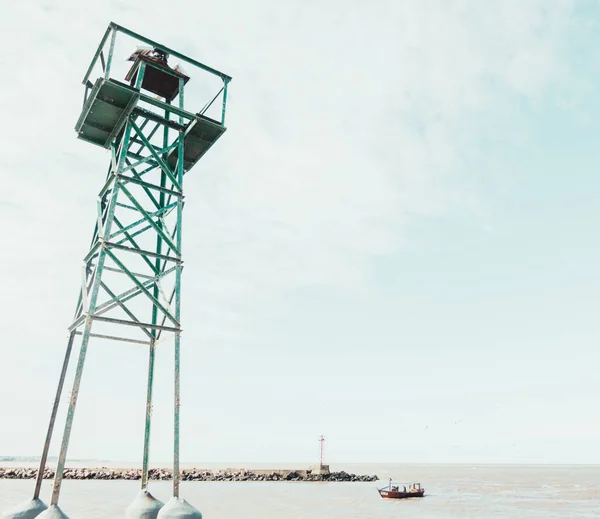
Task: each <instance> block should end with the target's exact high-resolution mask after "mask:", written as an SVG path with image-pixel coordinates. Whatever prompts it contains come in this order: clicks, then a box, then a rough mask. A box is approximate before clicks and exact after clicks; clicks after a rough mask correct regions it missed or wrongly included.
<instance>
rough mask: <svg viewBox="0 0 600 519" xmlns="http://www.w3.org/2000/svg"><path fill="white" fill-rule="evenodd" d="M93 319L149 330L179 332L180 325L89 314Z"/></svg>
mask: <svg viewBox="0 0 600 519" xmlns="http://www.w3.org/2000/svg"><path fill="white" fill-rule="evenodd" d="M90 317H91V318H92V319H93V320H94V321H103V322H105V323H112V324H124V325H125V326H133V327H135V328H150V329H151V330H163V331H165V332H180V331H181V328H180V327H173V326H161V325H160V324H152V323H135V322H133V321H126V320H125V319H115V318H113V317H101V316H99V315H91V316H90Z"/></svg>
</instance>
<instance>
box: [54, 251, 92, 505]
mask: <svg viewBox="0 0 600 519" xmlns="http://www.w3.org/2000/svg"><path fill="white" fill-rule="evenodd" d="M103 256H104V255H102V254H101V258H102V257H103ZM91 331H92V318H91V317H89V316H88V317H87V319H86V321H85V328H84V330H83V336H82V339H81V348H80V350H79V360H78V361H77V370H76V371H75V379H74V381H73V389H72V391H71V401H70V402H69V409H68V411H67V421H66V422H65V429H64V432H63V438H62V443H61V446H60V454H59V456H58V464H57V466H56V475H55V476H54V485H53V488H52V499H51V501H50V504H51V505H58V498H59V496H60V487H61V485H62V480H63V472H64V469H65V462H66V459H67V450H68V448H69V439H70V437H71V429H72V427H73V419H74V417H75V407H76V405H77V398H78V396H79V386H80V385H81V377H82V375H83V367H84V364H85V356H86V354H87V347H88V343H89V340H90V333H91Z"/></svg>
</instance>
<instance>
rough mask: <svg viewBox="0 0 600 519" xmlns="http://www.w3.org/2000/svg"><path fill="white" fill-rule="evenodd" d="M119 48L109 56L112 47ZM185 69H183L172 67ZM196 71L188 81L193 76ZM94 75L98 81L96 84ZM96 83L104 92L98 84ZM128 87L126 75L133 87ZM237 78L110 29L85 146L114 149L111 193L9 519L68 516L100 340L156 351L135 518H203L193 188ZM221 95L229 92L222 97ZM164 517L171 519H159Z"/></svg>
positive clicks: (91, 93)
mask: <svg viewBox="0 0 600 519" xmlns="http://www.w3.org/2000/svg"><path fill="white" fill-rule="evenodd" d="M122 38H125V39H129V40H133V41H135V42H137V44H138V45H139V44H143V45H144V46H143V47H139V46H138V47H137V50H135V52H133V54H131V56H130V57H129V61H130V62H131V66H130V68H129V71H128V73H127V74H126V76H125V82H124V81H122V80H121V79H119V78H117V77H114V73H113V70H114V69H115V63H116V62H115V48H116V45H118V44H119V41H120V39H122ZM107 46H108V49H107V48H106V47H107ZM172 62H173V63H172ZM184 67H185V70H184ZM192 71H193V72H196V73H198V74H201V75H205V76H207V80H208V79H212V80H213V81H214V80H216V83H217V86H216V88H215V91H212V92H209V91H208V90H207V89H206V88H204V86H205V83H204V82H200V83H199V85H200V87H202V88H200V89H199V92H200V93H203V94H205V95H206V101H207V103H206V104H205V105H204V107H203V108H201V109H200V110H199V111H189V110H188V109H187V108H186V106H185V105H184V92H187V91H188V87H191V86H192V83H191V82H190V83H189V84H188V81H189V80H190V78H191V77H192V74H191V73H190V74H189V75H188V73H189V72H192ZM93 74H97V76H96V75H93ZM91 77H95V78H96V79H95V81H94V82H92V81H90V78H91ZM121 78H122V76H121ZM230 81H231V77H229V76H227V75H226V74H223V73H222V72H219V71H218V70H215V69H213V68H211V67H208V66H206V65H204V64H202V63H200V62H198V61H196V60H194V59H192V58H189V57H187V56H185V55H183V54H181V53H179V52H176V51H174V50H172V49H169V48H168V47H166V46H164V45H162V44H160V43H157V42H154V41H152V40H150V39H148V38H145V37H143V36H141V35H139V34H136V33H134V32H132V31H130V30H128V29H126V28H124V27H121V26H119V25H117V24H115V23H110V24H109V26H108V28H107V30H106V32H105V33H104V36H103V38H102V41H101V42H100V45H99V46H98V49H97V51H96V54H95V55H94V58H93V59H92V62H91V64H90V66H89V68H88V70H87V72H86V74H85V77H84V79H83V84H84V86H85V96H84V102H83V109H82V111H81V115H80V117H79V120H78V121H77V124H76V126H75V129H76V131H77V134H78V137H79V138H80V139H82V140H84V141H87V142H89V143H92V144H95V145H97V146H101V147H103V148H106V149H107V150H110V164H109V167H108V173H107V175H106V179H105V181H104V183H103V185H102V187H101V189H100V192H99V195H98V200H97V209H96V215H97V216H96V222H95V227H94V232H93V237H92V241H91V244H90V249H89V251H88V253H87V254H86V255H85V257H84V259H83V266H82V276H81V289H80V292H79V299H78V301H77V306H76V311H75V315H74V319H73V322H72V323H71V325H70V327H69V341H68V344H67V350H66V353H65V358H64V363H63V367H62V371H61V374H60V380H59V384H58V388H57V392H56V398H55V401H54V405H53V408H52V413H51V418H50V424H49V427H48V432H47V436H46V440H45V443H44V448H43V452H42V459H41V462H40V468H39V471H38V477H37V481H36V486H35V491H34V495H33V499H32V500H31V501H28V502H27V503H23V504H22V505H20V506H19V507H17V508H15V509H14V510H12V511H9V512H8V513H5V516H8V517H12V518H16V517H17V516H18V517H19V519H33V518H34V517H36V516H38V515H39V514H40V513H41V514H42V515H40V519H41V518H42V516H43V517H45V518H46V519H47V518H49V517H52V518H59V517H65V516H64V514H63V512H62V511H61V510H60V508H59V507H58V502H59V495H60V489H61V483H62V479H63V471H64V467H65V460H66V456H67V449H68V446H69V437H70V434H71V427H72V424H73V418H74V414H75V408H76V405H77V397H78V393H79V386H80V382H81V378H82V375H83V370H84V364H85V358H86V351H87V348H88V345H89V344H90V340H91V339H94V340H96V339H104V340H116V341H124V342H130V343H136V344H143V345H145V346H147V348H148V385H147V400H146V421H145V430H144V442H143V468H142V480H141V485H142V493H141V494H140V495H139V496H138V498H137V499H136V501H134V503H133V504H132V506H131V507H129V509H128V511H127V516H128V517H130V518H136V517H138V518H139V517H144V519H153V518H155V517H156V515H157V514H159V517H161V519H163V518H164V519H168V518H171V517H177V518H194V517H196V518H197V517H200V513H199V512H198V511H197V510H196V509H194V508H193V507H192V506H191V505H189V504H188V503H187V502H186V501H185V500H183V499H181V498H180V497H179V480H180V473H179V371H180V334H181V320H180V317H181V312H180V310H181V305H180V292H181V273H182V267H183V263H182V232H181V231H182V227H181V224H182V214H183V198H184V197H183V182H184V175H185V173H186V172H188V171H189V170H190V169H191V168H192V167H193V166H194V165H195V164H196V163H197V162H198V161H199V160H200V159H201V158H202V156H203V155H204V154H205V153H206V152H207V151H208V150H209V148H210V147H211V146H212V145H213V144H214V143H215V142H216V141H217V140H218V139H219V138H220V137H221V135H222V134H223V132H224V131H225V126H224V124H225V108H226V102H227V86H228V84H229V82H230ZM219 86H220V89H219ZM166 334H172V335H173V336H174V341H173V342H174V381H175V387H174V448H173V498H172V499H171V500H170V501H169V502H168V503H167V504H166V505H164V507H163V506H162V505H163V504H162V503H160V502H159V501H157V500H156V499H154V498H153V497H152V496H151V495H150V494H149V493H148V492H147V486H148V465H149V443H150V425H151V407H152V389H153V373H154V357H155V348H156V343H157V341H158V340H159V339H160V338H161V337H163V336H164V335H166ZM76 343H79V357H78V360H77V367H76V371H75V376H74V381H73V388H72V392H71V398H70V402H69V407H68V411H67V418H66V423H65V427H64V432H63V437H62V443H61V449H60V454H59V459H58V465H57V470H56V476H55V479H54V484H53V490H52V498H51V502H50V507H49V508H47V509H46V505H45V504H44V503H43V502H42V501H41V500H40V499H39V495H40V488H41V483H42V477H43V472H44V469H45V467H46V461H47V456H48V450H49V447H50V441H51V438H52V432H53V429H54V423H55V419H56V415H57V410H58V406H59V402H60V398H61V394H62V389H63V385H64V382H65V378H66V374H67V367H68V363H69V359H70V357H71V351H72V349H73V346H74V345H75V344H76ZM159 510H160V512H159Z"/></svg>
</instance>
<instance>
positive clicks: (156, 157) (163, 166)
mask: <svg viewBox="0 0 600 519" xmlns="http://www.w3.org/2000/svg"><path fill="white" fill-rule="evenodd" d="M130 123H131V127H132V128H133V129H134V130H135V133H137V134H138V136H139V137H140V139H141V140H142V142H143V143H144V145H145V146H146V148H147V149H148V150H149V151H150V153H151V154H152V156H153V157H154V160H156V162H158V164H159V165H160V167H161V169H162V170H163V171H164V172H165V174H166V175H167V177H169V180H171V182H173V185H174V186H175V187H176V188H177V190H178V191H182V189H181V185H180V184H179V182H177V179H176V178H175V176H174V175H173V172H172V171H171V168H170V167H169V165H168V164H167V163H166V162H165V161H164V160H163V159H162V158H161V157H160V155H159V154H158V153H157V152H156V150H155V149H154V146H152V144H150V142H149V141H148V139H146V136H145V135H144V134H143V132H142V131H141V130H140V129H139V127H138V125H137V124H135V122H133V120H131V121H130Z"/></svg>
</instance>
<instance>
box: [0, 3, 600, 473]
mask: <svg viewBox="0 0 600 519" xmlns="http://www.w3.org/2000/svg"><path fill="white" fill-rule="evenodd" d="M111 20H112V21H114V22H116V23H118V24H120V25H123V26H125V27H128V28H130V29H132V30H134V31H136V32H139V33H141V34H144V35H146V36H148V37H150V38H152V39H154V40H157V41H160V42H162V43H164V44H165V45H167V46H169V47H171V48H174V49H177V50H179V51H181V52H183V53H185V54H187V55H190V56H193V57H195V58H196V59H198V60H200V61H202V62H204V63H206V64H208V65H210V66H213V67H215V68H218V69H220V70H222V71H224V72H225V73H227V74H229V75H231V76H232V77H233V81H232V83H231V84H230V88H229V93H228V112H227V120H226V125H227V128H228V129H227V132H226V133H225V134H224V136H223V137H222V139H221V140H220V141H219V142H218V143H217V144H216V145H215V146H214V147H213V148H212V149H211V150H210V152H209V153H208V154H207V155H206V156H205V157H204V158H203V159H202V160H201V161H200V163H199V164H197V165H196V167H195V168H194V169H193V170H192V171H191V172H190V173H189V174H188V175H186V207H185V213H184V259H185V270H184V275H183V307H182V321H183V329H184V332H183V336H182V337H183V338H182V407H181V413H182V418H181V419H182V423H181V427H182V440H181V455H182V459H183V460H184V461H185V462H190V463H192V462H205V463H210V462H231V463H236V462H239V463H252V462H254V463H259V462H261V463H273V464H276V463H280V462H281V463H283V462H301V463H309V462H316V461H317V459H318V452H319V444H318V437H319V435H320V434H324V435H325V437H326V438H327V441H326V446H325V457H326V461H328V462H329V463H331V464H332V465H335V464H336V463H337V464H343V463H344V462H369V463H375V462H407V463H415V462H417V463H600V447H599V445H600V444H599V443H598V438H599V437H600V416H599V415H598V413H597V412H596V409H597V402H596V395H598V394H599V391H600V379H599V378H598V376H597V367H598V365H600V349H599V348H598V347H597V346H598V343H599V339H600V320H599V319H598V318H597V309H598V307H599V305H600V280H599V277H598V265H600V249H599V248H598V246H597V243H596V236H597V229H598V224H600V208H599V205H598V203H597V198H598V193H599V192H600V177H598V175H597V171H596V170H597V166H598V158H597V157H598V147H597V145H596V143H597V139H598V135H599V132H600V120H599V118H598V117H596V114H597V113H598V110H599V109H600V101H599V99H600V96H599V95H598V93H599V92H598V85H599V84H600V83H599V80H600V58H599V57H598V53H597V52H596V49H597V47H598V44H599V41H598V34H599V31H598V24H599V21H600V6H599V5H598V3H597V2H592V1H585V0H582V1H579V2H575V1H567V0H505V1H502V2H485V3H484V2H477V1H467V0H462V1H461V0H456V1H449V0H396V1H383V0H377V1H372V2H360V1H356V0H355V1H345V2H341V1H334V0H323V1H320V2H314V1H304V2H300V1H295V0H292V1H288V2H273V1H271V2H269V1H266V0H256V1H253V2H242V1H228V0H223V1H221V2H204V1H195V2H188V1H177V0H173V1H171V2H169V3H168V5H165V4H164V2H158V1H155V0H148V1H144V2H139V1H128V2H123V1H117V0H114V1H103V2H96V3H94V4H88V3H84V2H76V1H74V0H51V1H50V0H49V1H41V0H32V1H31V2H11V3H10V4H9V5H7V6H5V7H3V16H2V17H1V18H0V44H1V46H2V49H3V51H2V53H1V54H0V78H1V80H2V81H1V83H0V89H1V95H0V113H1V114H2V120H3V124H2V126H1V127H0V132H2V136H1V137H2V146H1V147H0V149H1V152H0V181H1V184H2V189H1V190H0V225H1V227H2V230H3V234H4V236H3V240H2V243H3V247H2V252H3V254H2V255H0V281H1V286H2V294H3V297H2V298H1V299H0V305H1V307H2V311H1V312H0V330H1V331H2V341H1V342H0V416H1V417H2V419H1V423H2V427H0V455H4V456H6V455H23V456H35V455H39V454H40V453H41V448H42V444H43V439H44V436H45V429H46V427H47V421H48V419H49V416H50V408H51V404H52V399H53V395H54V391H55V385H56V383H57V381H58V376H59V370H60V364H61V362H62V358H63V354H64V348H65V346H66V339H67V332H66V328H67V326H68V325H69V324H70V320H71V317H72V312H73V310H74V307H75V303H76V297H77V291H78V287H79V283H80V268H81V261H82V259H83V257H84V255H85V254H86V252H87V247H88V245H89V240H90V238H91V232H92V230H93V225H94V222H95V211H96V208H95V199H96V195H97V192H98V191H99V189H100V188H101V186H102V184H103V181H104V175H105V171H106V167H107V165H108V163H109V155H108V154H107V153H106V152H105V151H104V150H102V149H101V148H98V147H94V146H91V145H90V144H88V143H85V142H83V141H80V140H78V139H76V135H75V132H74V129H73V128H74V125H75V122H76V121H77V118H78V116H79V112H80V110H81V103H82V99H83V87H82V86H81V79H82V77H83V75H84V74H85V71H86V69H87V65H88V63H89V61H90V60H91V58H92V56H93V53H94V51H95V49H96V46H97V44H98V42H99V40H100V38H101V36H102V34H103V32H104V30H105V28H106V26H107V25H108V23H109V22H110V21H111ZM131 50H133V49H131ZM127 57H128V54H127V53H125V54H123V55H122V56H121V55H119V56H116V57H115V60H119V59H121V60H124V59H126V58H127ZM186 101H187V102H190V103H193V102H194V101H195V100H194V99H189V98H186ZM198 101H199V100H198ZM201 104H203V100H202V103H201ZM172 356H173V350H172V345H171V344H168V343H165V344H162V345H161V347H159V349H158V353H157V375H156V384H157V385H156V389H155V402H154V422H153V430H152V447H151V458H152V461H153V462H154V463H163V462H164V463H167V462H168V461H169V460H170V459H171V451H172V437H171V435H172V365H173V364H172V362H173V359H172ZM146 359H147V352H146V351H145V350H144V349H143V347H142V346H139V345H129V344H125V345H123V344H121V343H112V342H106V341H97V342H92V343H91V344H90V349H89V351H88V357H87V361H86V368H85V372H84V377H83V382H82V387H81V393H80V398H79V403H78V408H77V413H76V416H75V425H74V429H73V433H72V436H71V445H70V450H69V457H71V458H79V459H82V458H85V459H90V458H93V459H107V460H115V461H127V462H131V463H132V464H137V463H140V462H141V453H142V440H143V420H144V412H145V408H144V406H145V401H144V399H145V377H146V367H147V366H146V362H147V360H146ZM74 364H75V362H72V366H73V365H74ZM71 375H72V373H71ZM69 385H70V383H69ZM67 393H68V390H67V391H66V392H65V395H64V397H63V399H62V406H61V413H60V414H59V421H58V424H59V425H58V427H57V430H56V432H55V436H54V441H53V447H52V452H51V454H54V455H56V454H57V453H58V445H59V442H60V436H61V433H62V423H63V422H62V421H63V420H64V416H65V411H66V404H67V402H68V394H67Z"/></svg>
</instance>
